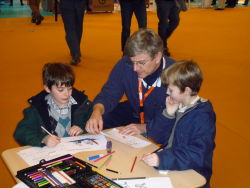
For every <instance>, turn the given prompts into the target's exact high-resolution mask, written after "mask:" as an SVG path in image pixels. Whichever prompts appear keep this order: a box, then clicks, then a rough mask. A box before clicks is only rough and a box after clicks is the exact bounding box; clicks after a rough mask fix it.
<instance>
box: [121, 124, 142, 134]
mask: <svg viewBox="0 0 250 188" xmlns="http://www.w3.org/2000/svg"><path fill="white" fill-rule="evenodd" d="M145 132H146V124H135V123H131V124H129V125H127V126H125V127H123V128H122V129H120V131H119V133H120V134H125V135H130V136H131V135H138V134H141V133H145Z"/></svg>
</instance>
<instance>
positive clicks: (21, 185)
mask: <svg viewBox="0 0 250 188" xmlns="http://www.w3.org/2000/svg"><path fill="white" fill-rule="evenodd" d="M12 188H29V187H28V186H27V185H26V184H25V183H23V182H20V183H18V184H16V185H14V186H13V187H12Z"/></svg>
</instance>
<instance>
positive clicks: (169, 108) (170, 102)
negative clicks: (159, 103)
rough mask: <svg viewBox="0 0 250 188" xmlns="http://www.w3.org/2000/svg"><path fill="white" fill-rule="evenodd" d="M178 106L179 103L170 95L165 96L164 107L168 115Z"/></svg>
mask: <svg viewBox="0 0 250 188" xmlns="http://www.w3.org/2000/svg"><path fill="white" fill-rule="evenodd" d="M178 107H179V103H178V102H176V101H175V100H173V99H172V98H171V97H170V96H168V97H167V98H166V108H167V112H168V114H169V115H170V116H173V115H174V114H175V112H176V110H177V109H178Z"/></svg>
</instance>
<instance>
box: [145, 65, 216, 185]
mask: <svg viewBox="0 0 250 188" xmlns="http://www.w3.org/2000/svg"><path fill="white" fill-rule="evenodd" d="M202 80H203V77H202V72H201V70H200V68H199V66H198V65H197V64H196V63H194V62H192V61H181V62H177V63H175V64H173V65H171V66H170V67H169V68H167V69H165V70H164V71H163V73H162V81H163V83H165V84H166V85H168V89H167V94H168V97H167V98H166V109H164V111H163V113H162V114H159V115H158V116H156V118H154V119H153V120H152V121H151V122H150V123H149V124H148V125H147V134H148V137H149V138H151V139H153V140H154V141H155V142H157V143H159V144H162V146H161V149H160V150H159V151H158V152H154V153H151V154H146V155H144V156H143V157H142V160H143V161H144V162H145V163H146V164H148V165H149V166H153V167H155V168H157V169H159V170H187V169H194V170H196V171H197V172H199V173H200V174H202V175H203V176H204V177H205V178H206V179H207V184H206V185H205V187H206V188H207V187H210V186H209V180H210V177H211V175H212V157H213V150H214V148H215V143H214V138H215V131H216V130H215V120H216V117H215V113H214V110H213V107H212V104H211V103H210V102H209V101H208V100H206V99H202V98H200V97H199V96H198V92H199V90H200V87H201V84H202Z"/></svg>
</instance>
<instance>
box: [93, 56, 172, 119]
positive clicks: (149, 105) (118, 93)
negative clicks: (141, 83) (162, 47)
mask: <svg viewBox="0 0 250 188" xmlns="http://www.w3.org/2000/svg"><path fill="white" fill-rule="evenodd" d="M165 60H166V67H168V66H170V65H171V64H173V63H174V60H173V59H170V58H167V57H165ZM131 63H132V62H131V61H130V59H129V57H127V56H124V57H123V58H122V59H121V60H120V61H119V62H118V63H117V64H116V65H115V67H114V68H113V70H112V71H111V73H110V75H109V78H108V81H107V82H106V83H105V85H104V86H103V88H102V90H101V92H100V93H99V94H98V95H97V96H96V98H95V99H94V104H97V103H101V104H103V105H104V108H105V113H107V112H111V111H112V110H113V109H114V108H115V107H116V105H117V104H118V103H119V101H120V99H121V98H122V97H123V95H124V94H125V95H126V97H127V99H128V101H129V103H130V105H131V107H132V108H133V111H134V116H135V117H139V111H140V109H139V97H138V76H137V73H136V72H135V71H134V70H133V66H132V65H131ZM146 91H147V89H146V88H143V93H145V92H146ZM165 99H166V87H165V86H163V85H162V86H161V87H156V88H155V89H154V90H153V92H152V93H151V94H150V95H149V96H148V97H147V99H146V100H145V101H144V113H145V122H148V121H149V120H151V119H152V118H153V117H154V116H155V114H158V113H161V112H162V110H163V109H164V108H165Z"/></svg>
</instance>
